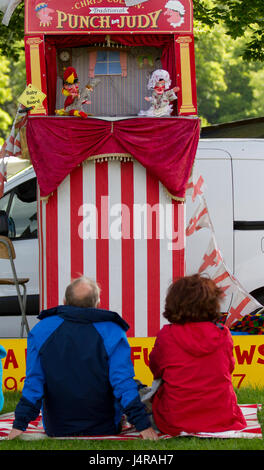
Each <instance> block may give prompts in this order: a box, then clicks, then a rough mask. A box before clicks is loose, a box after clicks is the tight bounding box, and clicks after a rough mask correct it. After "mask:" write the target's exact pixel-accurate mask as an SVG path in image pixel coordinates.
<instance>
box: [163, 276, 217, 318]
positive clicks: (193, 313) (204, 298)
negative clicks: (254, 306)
mask: <svg viewBox="0 0 264 470" xmlns="http://www.w3.org/2000/svg"><path fill="white" fill-rule="evenodd" d="M222 296H223V291H222V289H221V288H219V287H217V285H216V284H215V282H214V281H213V280H212V279H210V278H208V277H204V276H201V275H200V274H193V275H192V276H185V277H182V278H180V279H178V280H176V281H175V282H173V283H172V284H171V285H170V287H169V289H168V292H167V296H166V301H165V311H164V313H163V316H164V317H165V318H166V319H167V320H168V321H169V322H170V323H181V324H184V323H188V322H203V321H211V322H214V321H216V320H218V319H219V317H220V300H221V297H222Z"/></svg>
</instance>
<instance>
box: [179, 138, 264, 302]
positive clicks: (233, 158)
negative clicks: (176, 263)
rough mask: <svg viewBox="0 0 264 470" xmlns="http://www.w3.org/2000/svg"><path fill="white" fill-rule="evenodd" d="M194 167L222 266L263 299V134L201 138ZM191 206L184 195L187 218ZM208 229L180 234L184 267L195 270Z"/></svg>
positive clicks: (248, 290)
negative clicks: (201, 180) (257, 136)
mask: <svg viewBox="0 0 264 470" xmlns="http://www.w3.org/2000/svg"><path fill="white" fill-rule="evenodd" d="M196 168H197V171H198V172H199V173H200V174H201V175H202V176H203V178H204V180H205V192H204V196H205V199H206V203H207V206H208V211H209V215H210V217H211V220H212V223H213V226H214V231H215V235H216V241H217V245H218V248H219V249H220V251H221V253H222V255H223V257H224V261H225V264H226V266H227V267H228V268H229V270H230V271H231V272H232V273H233V274H234V275H235V277H236V278H237V279H238V280H239V282H240V283H241V284H242V285H243V287H244V288H245V289H246V290H247V292H249V293H251V294H252V295H253V297H255V298H256V299H257V300H258V301H259V302H260V303H262V304H264V181H263V179H262V178H264V139H201V140H200V141H199V146H198V151H197V154H196ZM192 211H194V205H193V204H192V203H191V201H190V198H187V204H186V212H187V216H186V219H187V222H188V220H189V218H190V217H191V216H192ZM209 237H210V231H209V230H207V229H205V228H204V229H202V230H199V231H198V232H196V234H195V236H190V237H187V239H186V272H187V274H189V273H191V272H195V271H196V270H197V269H198V268H199V266H200V264H201V260H202V257H203V255H204V253H205V252H206V249H207V246H208V242H209Z"/></svg>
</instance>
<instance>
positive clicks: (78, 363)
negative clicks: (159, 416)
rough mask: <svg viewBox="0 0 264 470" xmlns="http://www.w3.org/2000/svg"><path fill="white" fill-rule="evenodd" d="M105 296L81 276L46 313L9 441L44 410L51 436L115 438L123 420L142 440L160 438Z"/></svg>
mask: <svg viewBox="0 0 264 470" xmlns="http://www.w3.org/2000/svg"><path fill="white" fill-rule="evenodd" d="M99 295H100V289H99V287H98V285H97V284H96V283H95V282H93V281H92V280H90V279H88V278H86V277H81V278H78V279H76V280H75V281H73V282H72V283H71V284H70V285H69V286H68V287H67V289H66V292H65V299H64V305H59V306H57V307H55V308H51V309H48V310H44V311H42V312H41V313H40V315H39V317H38V318H39V319H40V320H41V321H40V322H39V323H37V324H36V325H35V326H34V328H33V329H32V330H31V331H30V333H29V335H28V342H27V367H26V378H25V383H24V387H23V391H22V396H21V398H20V400H19V402H18V404H17V406H16V409H15V419H14V422H13V429H12V430H11V432H10V434H9V437H8V438H9V439H13V438H15V437H17V436H19V435H20V434H21V433H22V432H23V431H26V429H27V426H28V424H29V422H30V421H33V420H35V419H36V418H37V417H38V415H39V412H40V409H42V419H43V427H44V430H45V432H46V434H47V435H48V436H50V437H65V436H85V435H87V436H99V435H113V434H118V433H119V432H120V431H121V424H120V423H121V418H122V414H123V413H124V414H126V416H127V418H128V420H129V422H130V423H131V424H133V425H134V426H135V427H136V429H137V431H139V432H140V434H141V436H142V438H143V439H154V440H155V439H158V435H157V434H156V432H155V431H154V430H153V428H152V427H151V423H150V420H149V417H148V415H147V412H146V410H145V407H144V405H143V404H142V402H141V400H140V397H139V393H138V387H137V384H136V381H135V380H134V368H133V365H132V362H131V358H130V346H129V344H128V341H127V337H126V333H125V332H126V331H127V330H128V328H129V326H128V324H127V323H126V322H125V321H124V320H123V319H122V318H121V317H120V316H119V315H118V314H117V313H115V312H111V311H108V310H103V309H100V308H98V305H99V301H100V299H99Z"/></svg>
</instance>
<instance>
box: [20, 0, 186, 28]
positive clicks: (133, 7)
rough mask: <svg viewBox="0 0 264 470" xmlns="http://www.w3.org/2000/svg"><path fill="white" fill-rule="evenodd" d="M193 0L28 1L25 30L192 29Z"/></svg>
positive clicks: (26, 3)
mask: <svg viewBox="0 0 264 470" xmlns="http://www.w3.org/2000/svg"><path fill="white" fill-rule="evenodd" d="M192 24H193V18H192V2H191V0H76V1H75V0H46V1H43V2H42V1H39V0H35V1H32V2H31V1H30V2H29V1H27V2H25V34H32V33H33V34H35V33H43V34H60V33H63V34H71V33H78V34H80V33H104V34H105V33H118V34H119V33H128V32H130V33H155V32H159V33H189V34H190V33H192Z"/></svg>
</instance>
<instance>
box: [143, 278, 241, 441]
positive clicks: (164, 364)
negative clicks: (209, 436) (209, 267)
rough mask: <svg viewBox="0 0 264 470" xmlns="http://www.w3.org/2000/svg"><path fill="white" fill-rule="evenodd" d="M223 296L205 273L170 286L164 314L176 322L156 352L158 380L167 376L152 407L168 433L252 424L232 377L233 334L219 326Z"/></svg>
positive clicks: (152, 355)
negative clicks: (235, 390) (245, 416)
mask: <svg viewBox="0 0 264 470" xmlns="http://www.w3.org/2000/svg"><path fill="white" fill-rule="evenodd" d="M222 295H223V293H222V290H221V289H220V288H218V287H217V286H216V284H215V283H214V281H212V280H211V279H209V278H206V277H202V276H200V275H199V274H195V275H192V276H186V277H184V278H181V279H179V280H177V281H176V282H175V283H173V284H172V285H171V286H170V288H169V290H168V293H167V297H166V302H165V311H164V314H163V315H164V317H165V318H166V319H167V320H168V321H169V322H170V323H169V324H168V325H165V326H164V327H163V328H162V329H161V331H160V332H159V333H158V335H157V339H156V342H155V345H154V348H153V350H152V351H151V353H150V369H151V371H152V373H153V375H154V379H158V378H161V379H162V384H161V386H160V387H159V389H158V391H157V392H156V394H155V395H154V398H153V402H152V410H153V417H154V420H155V423H156V425H157V427H158V429H159V430H160V431H161V432H163V433H166V434H170V435H173V436H176V435H178V434H179V433H181V432H182V431H185V432H187V433H195V432H222V431H228V430H240V429H243V428H245V427H246V421H245V418H244V417H243V414H242V412H241V410H240V407H239V406H238V404H237V399H236V395H235V392H234V389H233V385H232V381H231V373H232V372H233V369H234V356H233V340H232V336H231V334H230V331H229V329H228V328H227V327H225V326H222V325H219V324H217V320H218V319H219V315H220V300H221V297H222Z"/></svg>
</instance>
